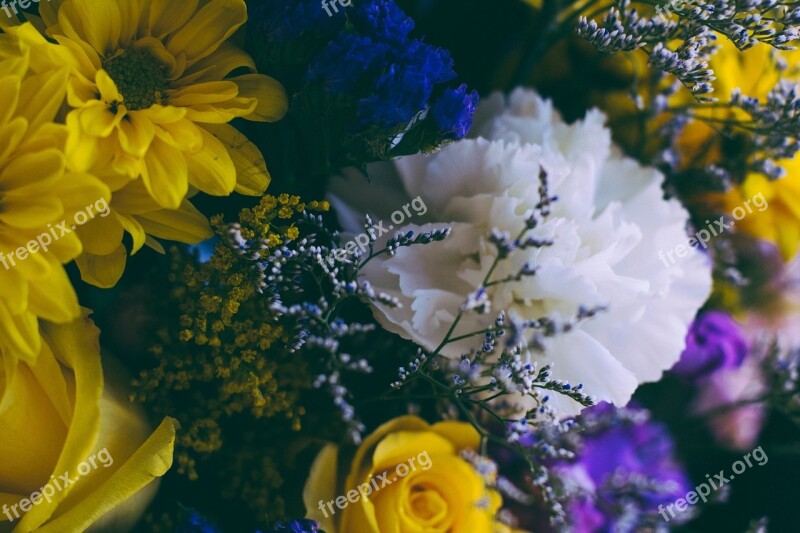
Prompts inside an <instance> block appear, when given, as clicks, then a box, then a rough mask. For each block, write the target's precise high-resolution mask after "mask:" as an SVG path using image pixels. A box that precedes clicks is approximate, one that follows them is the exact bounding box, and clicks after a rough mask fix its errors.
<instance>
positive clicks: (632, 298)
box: [332, 89, 711, 415]
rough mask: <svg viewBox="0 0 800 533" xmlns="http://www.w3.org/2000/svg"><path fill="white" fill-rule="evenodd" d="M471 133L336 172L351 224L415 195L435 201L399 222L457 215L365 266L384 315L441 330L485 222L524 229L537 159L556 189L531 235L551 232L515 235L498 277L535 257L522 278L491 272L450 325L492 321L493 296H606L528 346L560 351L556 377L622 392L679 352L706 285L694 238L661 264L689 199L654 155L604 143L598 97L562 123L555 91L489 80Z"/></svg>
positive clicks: (538, 299) (499, 303)
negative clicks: (393, 304)
mask: <svg viewBox="0 0 800 533" xmlns="http://www.w3.org/2000/svg"><path fill="white" fill-rule="evenodd" d="M471 137H472V138H469V139H465V140H462V141H459V142H456V143H454V144H452V145H450V146H448V147H446V148H444V149H443V150H441V151H439V152H438V153H436V154H434V155H430V156H412V157H405V158H401V159H399V160H397V161H396V162H395V164H380V165H374V166H373V167H372V168H370V174H371V176H372V185H371V186H367V185H366V184H365V183H364V181H363V177H361V176H355V175H353V174H351V175H350V176H349V177H347V178H338V179H336V180H334V183H333V185H332V193H333V201H334V203H335V205H336V206H337V208H338V210H339V212H340V215H341V220H342V223H343V224H344V225H345V227H346V228H347V229H348V230H352V231H354V232H360V231H362V228H361V227H360V226H361V224H362V223H363V213H370V214H371V215H372V216H373V217H374V218H375V220H385V221H386V225H387V226H388V225H389V224H390V222H389V220H390V219H389V214H390V213H392V212H393V211H395V210H397V209H398V208H400V207H401V206H402V205H404V204H405V203H407V202H408V201H409V199H411V198H415V197H417V196H420V197H421V198H422V200H424V202H425V204H426V206H427V208H428V210H427V212H426V213H425V214H424V215H419V216H416V217H414V218H411V219H410V220H411V223H410V224H408V225H407V226H404V227H403V230H404V231H407V230H413V231H415V232H419V231H428V230H431V229H434V228H442V227H445V226H448V227H452V229H453V233H452V235H451V237H450V238H448V239H446V240H445V241H443V242H439V243H433V244H430V245H426V246H413V247H410V248H401V249H400V250H399V251H398V252H397V255H396V256H394V257H391V258H390V257H386V256H381V257H380V258H378V259H375V260H373V261H371V262H370V263H369V264H368V265H367V267H366V268H365V269H364V270H363V271H362V273H363V276H364V278H366V279H367V280H369V282H370V283H371V284H372V285H373V286H374V287H375V289H376V290H380V291H384V292H386V293H388V294H390V295H392V296H395V297H397V298H398V299H399V301H400V302H401V303H402V304H403V306H402V307H401V308H389V307H386V306H382V305H376V307H375V313H376V316H377V318H378V320H379V321H380V322H381V324H383V325H384V326H385V327H386V328H387V329H388V330H390V331H393V332H396V333H398V334H400V335H402V336H403V337H405V338H407V339H410V340H412V341H414V342H416V343H417V344H419V345H421V346H423V347H425V348H426V349H428V350H433V349H434V348H435V347H436V346H438V345H439V343H440V342H441V341H442V339H443V338H444V337H445V334H446V332H447V330H448V329H449V328H450V326H451V325H452V323H453V320H454V317H455V316H456V314H457V312H458V309H459V308H460V306H461V305H462V304H463V303H464V302H465V300H466V298H467V295H468V294H470V293H471V292H473V291H474V290H475V288H476V287H477V286H479V285H480V283H481V281H482V280H483V278H484V276H485V274H486V272H487V270H488V268H489V267H490V265H491V264H492V262H493V260H494V258H495V255H496V250H495V248H494V246H493V245H492V244H491V243H490V242H488V240H487V235H489V233H490V232H491V231H492V229H494V228H496V229H498V230H500V231H503V232H508V233H509V234H510V235H512V236H515V235H517V234H519V233H520V231H521V230H522V228H523V221H524V216H525V214H526V213H529V212H531V211H532V210H533V209H534V208H535V206H536V204H537V203H538V201H539V191H538V189H539V183H540V182H539V174H540V169H544V170H545V171H546V172H547V175H548V182H549V185H550V193H551V194H554V195H557V196H558V200H557V201H556V202H555V203H554V204H553V205H552V209H551V215H550V216H549V217H548V219H547V220H546V222H545V223H544V224H540V225H539V227H537V229H536V230H534V235H535V236H537V237H540V238H547V239H553V240H554V241H555V244H554V245H553V246H550V247H545V248H540V249H528V250H517V251H515V252H513V253H512V255H511V257H510V258H509V260H507V261H503V262H501V263H500V267H499V268H498V269H497V270H496V271H495V273H494V276H493V279H499V278H503V277H505V276H507V275H512V274H515V273H516V272H518V271H519V269H520V268H521V267H522V266H523V265H524V264H525V263H529V264H530V265H533V266H536V267H537V268H538V269H539V270H538V272H537V274H536V275H535V276H533V277H530V278H526V279H524V280H523V281H521V282H514V283H509V284H505V285H499V286H494V287H491V288H490V289H489V299H490V303H491V311H492V313H490V314H488V315H476V314H474V313H470V314H467V315H466V316H465V318H464V319H462V321H461V323H460V324H459V326H458V328H457V330H456V332H455V334H454V336H459V335H462V334H465V333H469V332H472V331H477V330H480V329H483V328H486V327H487V326H488V325H489V324H490V323H491V320H492V319H493V316H494V314H496V313H497V312H498V311H500V310H506V311H508V312H509V313H513V314H516V315H518V316H519V317H520V318H523V319H535V318H539V317H542V316H548V317H551V318H554V319H558V320H565V319H568V318H570V317H572V316H574V315H575V314H576V312H577V309H578V307H579V306H581V305H584V306H595V305H604V306H608V310H607V311H605V312H602V313H600V314H598V315H597V316H596V317H594V318H592V319H589V320H586V321H583V322H581V323H580V325H579V326H578V327H576V328H575V329H574V330H572V331H571V332H570V333H567V334H563V335H559V336H557V337H555V338H553V339H551V340H549V341H548V343H547V345H546V349H545V352H544V354H540V353H536V352H531V353H530V354H528V355H527V356H528V357H530V358H531V359H534V360H538V361H540V362H541V363H547V362H552V363H554V371H553V376H554V377H555V378H558V379H561V380H566V381H569V382H570V383H571V384H573V385H577V384H578V383H582V384H583V385H584V388H585V391H586V392H587V393H588V394H591V395H593V396H595V397H597V398H598V399H599V400H606V401H610V402H613V403H615V404H617V405H624V404H626V403H627V402H628V400H629V399H630V397H631V395H632V394H633V392H634V390H635V389H636V387H637V386H638V385H639V384H640V383H643V382H647V381H653V380H657V379H659V377H660V376H661V374H662V372H663V371H664V370H666V369H668V368H670V367H671V366H672V365H673V364H674V363H675V362H676V361H677V360H678V358H679V357H680V354H681V352H682V351H683V348H684V340H685V335H686V331H687V329H688V327H689V324H690V323H691V321H692V319H693V318H694V315H695V313H696V311H697V310H698V308H699V307H700V306H701V305H702V304H703V302H705V300H706V298H707V297H708V294H709V292H710V289H711V272H710V263H709V261H708V260H707V258H706V257H704V256H703V254H701V253H699V252H697V251H695V250H694V249H692V251H691V253H690V256H689V257H685V258H683V259H682V260H681V261H679V262H678V263H676V264H675V265H672V266H670V267H666V266H665V265H664V263H663V262H662V261H660V260H659V258H658V251H659V250H673V249H674V248H676V247H677V246H678V245H680V244H685V243H686V241H687V237H686V231H685V228H686V224H687V221H688V214H687V212H686V211H685V210H684V208H683V207H682V206H681V205H680V203H679V202H678V201H676V200H665V199H664V197H663V192H662V188H661V185H662V181H663V176H662V175H661V174H660V173H659V172H658V171H657V170H655V169H653V168H648V167H642V166H640V165H639V164H638V163H636V162H635V161H634V160H632V159H630V158H627V157H623V156H622V155H621V154H620V153H619V151H618V150H617V149H616V148H615V147H614V146H612V143H611V138H610V132H609V130H608V129H607V128H605V127H604V116H603V115H602V113H600V112H598V111H590V112H589V113H588V114H587V115H586V118H585V119H584V120H583V121H580V122H577V123H575V124H572V125H570V124H566V123H564V122H563V121H562V119H561V118H560V116H559V115H558V114H557V112H556V111H554V110H553V107H552V104H551V103H550V102H548V101H544V100H542V99H541V98H539V96H537V95H536V94H535V93H534V92H532V91H528V90H521V89H518V90H516V91H515V92H514V93H513V94H511V95H510V97H509V99H508V102H506V101H505V99H504V98H503V97H502V96H500V95H494V96H493V97H491V98H489V99H488V100H486V101H484V102H483V103H482V104H481V106H480V107H479V110H478V113H477V114H476V117H475V124H474V126H473V129H472V132H471ZM355 180H360V181H355ZM412 215H413V212H412ZM398 229H400V228H394V230H395V231H392V232H391V233H392V234H394V233H395V232H396V230H398ZM476 342H480V337H473V338H472V339H467V340H464V341H459V342H457V343H453V344H450V345H448V346H447V347H446V348H445V349H444V350H443V352H442V353H443V354H444V355H446V356H448V357H458V356H460V355H461V354H462V353H466V352H468V351H469V350H470V349H471V348H475V347H476ZM551 400H552V401H554V402H555V404H556V408H557V409H558V410H559V411H560V412H561V413H562V414H563V415H568V414H574V413H576V412H577V411H578V410H579V408H580V406H579V405H578V404H577V403H576V402H574V401H573V400H571V399H568V398H564V397H559V398H555V397H553V398H551Z"/></svg>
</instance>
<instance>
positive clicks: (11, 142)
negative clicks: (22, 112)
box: [0, 117, 28, 187]
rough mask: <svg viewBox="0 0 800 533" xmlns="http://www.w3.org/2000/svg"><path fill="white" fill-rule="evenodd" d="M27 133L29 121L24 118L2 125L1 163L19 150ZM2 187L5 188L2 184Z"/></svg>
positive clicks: (0, 141)
mask: <svg viewBox="0 0 800 533" xmlns="http://www.w3.org/2000/svg"><path fill="white" fill-rule="evenodd" d="M27 131H28V121H27V120H25V119H24V118H22V117H17V118H15V119H14V120H12V121H11V122H9V123H8V124H0V161H5V160H6V158H7V157H8V156H9V155H10V154H11V153H12V152H13V151H14V150H16V149H17V147H18V146H19V143H20V141H22V138H23V137H25V133H26V132H27ZM0 187H3V184H2V183H0Z"/></svg>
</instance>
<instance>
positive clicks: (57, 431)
mask: <svg viewBox="0 0 800 533" xmlns="http://www.w3.org/2000/svg"><path fill="white" fill-rule="evenodd" d="M40 365H43V366H47V367H49V368H52V366H53V365H55V366H56V367H57V366H58V363H56V361H55V359H54V358H53V355H52V354H51V353H49V350H46V349H45V350H44V351H43V353H41V354H40V356H39V357H38V359H37V365H36V366H40ZM41 375H42V377H47V376H48V375H49V372H48V371H46V370H43V371H42V373H41ZM43 386H44V387H45V388H47V387H53V386H55V387H57V388H59V389H61V390H62V392H63V393H66V390H63V389H64V384H63V383H59V382H57V381H55V382H45V383H40V382H39V381H38V380H37V379H36V375H35V374H34V372H33V371H32V370H31V368H30V367H29V366H28V365H27V364H25V363H20V365H19V366H18V368H17V372H16V373H15V375H14V379H13V381H12V382H11V384H10V387H9V388H8V389H7V390H6V391H5V392H4V394H3V399H2V402H0V433H1V434H2V435H4V438H3V439H0V456H2V457H3V461H2V462H1V463H0V479H2V480H3V489H4V490H6V491H11V492H18V493H21V494H30V493H31V491H32V490H36V489H37V488H38V486H41V485H38V486H37V483H39V482H43V481H45V480H47V479H49V478H50V475H51V474H52V473H53V471H52V468H53V466H54V465H55V464H56V462H57V461H58V456H59V455H60V453H61V448H62V446H63V445H64V441H65V440H66V437H67V425H66V424H65V423H64V421H63V420H62V418H61V416H60V414H59V411H58V410H57V409H55V407H54V406H53V404H52V402H51V401H50V398H49V397H48V395H47V393H46V392H45V389H43V388H42V387H43Z"/></svg>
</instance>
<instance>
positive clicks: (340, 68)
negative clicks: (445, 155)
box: [248, 0, 477, 183]
mask: <svg viewBox="0 0 800 533" xmlns="http://www.w3.org/2000/svg"><path fill="white" fill-rule="evenodd" d="M250 1H251V2H252V3H253V4H254V5H255V8H254V9H253V10H252V12H251V24H252V25H254V26H255V27H256V28H258V30H260V31H254V32H251V33H249V34H248V36H249V39H250V41H251V47H252V49H253V51H254V55H255V57H256V58H257V62H258V63H259V67H260V68H261V69H262V70H263V71H265V72H276V73H279V75H278V76H277V77H278V79H279V80H280V81H281V83H282V84H283V85H284V87H285V88H286V91H287V93H288V94H290V95H291V103H290V106H289V109H290V112H289V121H288V122H290V124H292V125H293V126H294V127H295V128H296V129H297V130H298V133H299V137H300V138H302V139H303V142H304V143H305V144H306V145H308V146H313V147H315V150H313V151H312V153H304V154H303V156H302V158H296V159H295V160H293V161H292V162H291V163H290V164H288V165H287V166H286V168H287V169H289V170H288V171H287V174H288V175H289V176H290V179H303V180H312V181H314V182H315V183H318V182H322V181H324V180H326V179H327V177H328V176H330V175H331V174H332V173H334V172H335V171H336V170H338V169H340V168H343V167H346V166H356V167H359V168H363V166H364V165H365V164H366V163H370V162H374V161H387V160H390V159H392V158H395V157H398V156H400V155H408V154H416V153H420V152H432V151H434V150H436V149H437V148H439V147H441V146H442V145H443V144H445V143H447V142H449V141H452V140H454V139H457V138H460V137H463V133H462V132H464V131H466V129H468V127H469V123H470V121H471V116H472V114H473V113H474V111H475V105H474V104H475V100H476V98H477V97H476V95H475V93H470V94H469V95H467V93H466V88H463V89H462V88H459V89H451V90H448V84H449V83H450V82H452V81H453V80H454V79H455V77H456V73H455V71H454V70H453V66H454V62H453V58H452V57H451V56H450V53H449V52H448V51H447V50H445V49H443V48H440V47H437V46H433V45H431V44H428V43H426V42H425V41H424V40H423V39H421V38H417V37H414V36H412V31H413V30H414V21H413V20H412V19H411V18H409V17H408V16H407V15H406V14H405V13H404V12H403V10H402V9H400V7H399V6H398V5H397V3H396V1H395V0H357V1H356V0H353V1H352V2H351V3H349V4H348V5H347V6H344V5H341V3H340V7H338V11H337V12H336V14H335V15H333V16H330V17H329V16H328V15H327V13H326V10H325V9H324V8H323V7H322V6H321V5H320V3H319V0H285V2H286V3H285V4H282V5H277V2H278V0H250ZM327 1H328V2H329V3H330V2H334V1H337V0H327ZM325 5H330V4H325ZM437 102H439V104H438V107H437V112H436V117H438V118H439V119H440V122H441V124H440V125H437V121H436V120H434V115H433V114H432V113H431V110H432V107H433V105H434V104H435V103H437ZM459 103H460V105H461V107H459ZM297 176H303V178H295V177H297ZM318 178H319V180H318Z"/></svg>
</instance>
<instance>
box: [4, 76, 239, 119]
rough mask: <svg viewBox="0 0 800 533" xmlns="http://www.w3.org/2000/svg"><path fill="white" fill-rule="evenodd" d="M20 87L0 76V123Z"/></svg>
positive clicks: (12, 79)
mask: <svg viewBox="0 0 800 533" xmlns="http://www.w3.org/2000/svg"><path fill="white" fill-rule="evenodd" d="M21 87H22V81H21V79H20V76H3V77H2V78H0V94H2V95H3V97H4V99H5V102H3V105H2V106H0V124H6V123H7V122H8V121H9V120H11V117H12V116H14V114H15V112H16V110H17V105H18V102H19V96H20V88H21ZM234 96H235V95H234Z"/></svg>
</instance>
